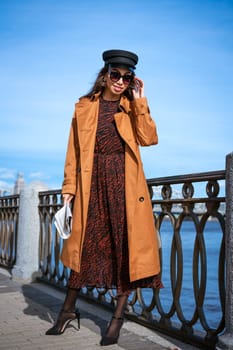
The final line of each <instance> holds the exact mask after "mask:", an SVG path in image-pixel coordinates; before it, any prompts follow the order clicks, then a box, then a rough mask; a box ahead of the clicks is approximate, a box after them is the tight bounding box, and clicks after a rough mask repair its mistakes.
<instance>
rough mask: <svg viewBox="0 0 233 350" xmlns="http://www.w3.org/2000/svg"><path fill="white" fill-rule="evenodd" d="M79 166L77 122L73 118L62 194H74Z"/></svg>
mask: <svg viewBox="0 0 233 350" xmlns="http://www.w3.org/2000/svg"><path fill="white" fill-rule="evenodd" d="M78 166H79V142H78V133H77V121H76V118H75V115H74V116H73V119H72V123H71V128H70V134H69V139H68V146H67V151H66V160H65V167H64V180H63V184H62V193H63V194H64V193H70V194H73V195H75V194H76V190H77V188H76V186H77V171H78Z"/></svg>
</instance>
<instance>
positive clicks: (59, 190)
mask: <svg viewBox="0 0 233 350" xmlns="http://www.w3.org/2000/svg"><path fill="white" fill-rule="evenodd" d="M60 193H61V189H58V190H47V191H40V192H39V196H45V195H48V194H51V195H52V194H60Z"/></svg>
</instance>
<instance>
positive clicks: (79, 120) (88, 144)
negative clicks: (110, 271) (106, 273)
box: [61, 95, 160, 282]
mask: <svg viewBox="0 0 233 350" xmlns="http://www.w3.org/2000/svg"><path fill="white" fill-rule="evenodd" d="M98 109H99V96H98V95H95V96H94V97H93V98H92V100H90V99H88V98H82V99H80V101H79V102H78V103H77V104H76V105H75V113H74V116H73V119H72V125H71V129H70V136H69V141H68V147H67V154H66V161H65V169H64V182H63V186H62V193H70V194H73V195H75V198H74V206H73V224H72V234H71V237H70V238H69V239H68V240H65V241H64V245H63V250H62V254H61V260H62V262H63V264H64V265H65V266H67V267H69V268H71V269H72V270H74V271H77V272H79V271H80V262H81V255H82V246H83V242H84V235H85V229H86V221H87V212H88V203H89V197H90V188H91V176H92V165H93V155H94V154H93V153H94V146H95V138H96V129H97V119H98ZM120 110H121V111H120V112H119V113H116V114H115V116H114V117H115V122H116V126H117V129H118V132H119V134H120V136H121V137H122V139H123V140H124V141H125V196H126V217H127V229H128V244H129V271H130V281H131V282H132V281H135V280H139V279H142V278H145V277H149V276H153V275H156V274H158V273H159V272H160V262H159V252H158V251H159V249H158V239H157V234H156V231H155V225H154V218H153V213H152V207H151V201H150V197H149V192H148V188H147V183H146V179H145V176H144V172H143V167H142V162H141V158H140V153H139V145H141V146H149V145H152V144H156V143H157V142H158V137H157V132H156V126H155V124H154V122H153V120H152V118H151V116H150V112H149V108H148V105H147V100H146V98H139V99H136V100H134V101H133V102H129V101H128V99H127V98H126V97H122V98H121V100H120ZM100 254H101V252H100Z"/></svg>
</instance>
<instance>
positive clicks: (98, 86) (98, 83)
mask: <svg viewBox="0 0 233 350" xmlns="http://www.w3.org/2000/svg"><path fill="white" fill-rule="evenodd" d="M107 72H108V65H105V66H104V67H103V68H102V69H101V70H100V71H99V73H98V75H97V78H96V80H95V82H94V84H93V86H92V88H91V89H90V91H89V92H88V93H87V94H86V95H83V96H82V97H88V98H92V97H93V96H94V95H95V94H96V93H98V92H101V94H102V93H103V91H104V89H105V85H104V84H103V79H104V77H105V74H106V73H107ZM132 88H133V83H132V84H129V86H128V87H127V89H126V90H125V91H124V92H123V95H124V96H126V97H127V98H128V99H129V100H130V101H132V100H133V92H132Z"/></svg>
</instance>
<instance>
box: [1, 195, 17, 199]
mask: <svg viewBox="0 0 233 350" xmlns="http://www.w3.org/2000/svg"><path fill="white" fill-rule="evenodd" d="M14 198H19V194H10V195H7V196H0V199H14Z"/></svg>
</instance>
